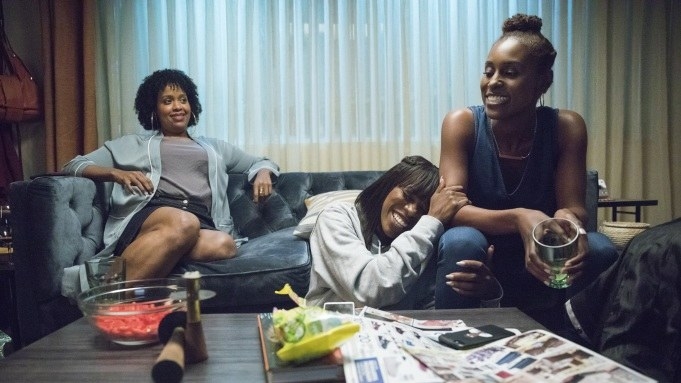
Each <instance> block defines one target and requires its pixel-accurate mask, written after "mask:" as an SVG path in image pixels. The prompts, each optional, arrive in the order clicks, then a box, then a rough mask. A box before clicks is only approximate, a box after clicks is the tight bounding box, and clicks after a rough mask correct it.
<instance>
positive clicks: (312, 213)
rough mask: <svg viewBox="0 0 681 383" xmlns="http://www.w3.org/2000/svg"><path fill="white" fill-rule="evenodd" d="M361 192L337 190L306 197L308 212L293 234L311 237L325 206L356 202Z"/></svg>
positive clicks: (306, 237)
mask: <svg viewBox="0 0 681 383" xmlns="http://www.w3.org/2000/svg"><path fill="white" fill-rule="evenodd" d="M360 192H361V190H336V191H331V192H326V193H322V194H317V195H315V196H312V197H310V198H307V199H305V206H306V207H307V214H305V217H303V219H301V220H300V222H299V223H298V226H296V229H295V230H294V231H293V234H294V235H297V236H298V237H300V238H305V239H308V238H310V233H312V229H314V225H315V224H316V223H317V217H319V213H321V212H322V210H324V208H326V207H327V206H328V205H329V204H331V203H334V202H347V203H351V204H354V203H355V200H356V199H357V196H358V195H359V193H360Z"/></svg>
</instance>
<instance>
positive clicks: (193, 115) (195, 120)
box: [192, 112, 199, 124]
mask: <svg viewBox="0 0 681 383" xmlns="http://www.w3.org/2000/svg"><path fill="white" fill-rule="evenodd" d="M192 117H194V123H195V124H197V123H198V122H199V120H197V119H196V115H195V114H194V112H192Z"/></svg>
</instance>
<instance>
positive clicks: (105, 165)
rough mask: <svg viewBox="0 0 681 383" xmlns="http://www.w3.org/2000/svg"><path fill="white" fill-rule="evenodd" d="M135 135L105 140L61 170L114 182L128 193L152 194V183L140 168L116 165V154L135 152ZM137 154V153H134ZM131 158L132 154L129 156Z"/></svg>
mask: <svg viewBox="0 0 681 383" xmlns="http://www.w3.org/2000/svg"><path fill="white" fill-rule="evenodd" d="M138 144H139V142H138V140H137V138H136V137H128V136H124V137H122V138H119V139H116V140H112V141H107V142H106V143H105V144H104V145H103V146H101V147H99V148H98V149H96V150H94V151H92V152H90V153H88V154H86V155H80V156H76V157H75V158H74V159H72V160H71V161H69V162H68V163H67V164H66V165H64V167H63V170H64V171H65V172H67V173H69V174H71V175H74V176H78V177H85V178H89V179H91V180H93V181H97V182H115V183H118V184H120V185H121V186H123V187H124V188H125V189H126V190H127V191H128V192H129V193H143V194H152V193H153V192H154V185H153V183H152V182H151V180H150V179H149V177H147V175H146V174H145V172H143V171H141V170H122V169H118V168H117V167H116V165H115V164H116V161H115V159H114V158H115V157H116V156H126V151H133V152H136V151H137V149H138ZM136 155H139V153H136ZM130 157H131V158H132V156H130ZM143 157H146V156H143Z"/></svg>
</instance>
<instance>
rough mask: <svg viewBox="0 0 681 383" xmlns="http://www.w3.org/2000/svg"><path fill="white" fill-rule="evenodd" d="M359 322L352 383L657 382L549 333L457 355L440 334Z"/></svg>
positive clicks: (352, 348) (349, 373)
mask: <svg viewBox="0 0 681 383" xmlns="http://www.w3.org/2000/svg"><path fill="white" fill-rule="evenodd" d="M374 316H375V315H374ZM357 320H360V321H361V324H362V329H361V330H360V332H359V333H358V334H356V335H355V337H354V338H352V339H351V340H349V341H347V342H346V343H345V344H344V345H343V346H342V347H341V351H342V354H343V361H344V371H345V377H346V381H347V382H349V383H355V382H356V383H368V382H372V383H373V382H383V383H391V382H468V383H471V382H476V383H479V382H491V383H494V382H560V383H572V382H582V383H583V382H614V383H625V382H632V381H636V382H655V380H653V379H650V378H648V377H646V376H644V375H642V374H640V373H638V372H636V371H634V370H632V369H630V368H628V367H626V366H624V365H621V364H619V363H617V362H615V361H613V360H611V359H608V358H606V357H604V356H602V355H600V354H598V353H596V352H594V351H591V350H589V349H587V348H585V347H582V346H580V345H578V344H576V343H574V342H571V341H569V340H567V339H564V338H562V337H560V336H558V335H555V334H553V333H550V332H548V331H544V330H530V331H527V332H523V333H520V334H518V335H515V336H512V337H509V338H505V339H501V340H498V341H496V342H492V343H489V344H487V345H485V346H482V347H478V348H475V349H472V350H454V349H451V348H449V347H446V346H444V345H442V344H440V343H438V342H437V341H435V340H433V336H432V334H433V333H435V332H434V331H424V330H421V329H419V328H416V327H414V326H412V325H405V324H404V322H405V321H404V320H399V321H395V320H394V319H388V320H389V321H388V322H386V321H385V320H380V319H374V318H368V317H359V318H358V319H357ZM412 324H413V322H412ZM459 326H460V327H459V328H453V330H454V331H458V330H463V329H466V328H468V327H467V326H466V325H465V324H464V323H463V322H461V321H460V323H459ZM440 330H441V329H440Z"/></svg>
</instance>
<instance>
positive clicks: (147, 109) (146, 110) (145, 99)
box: [135, 69, 203, 130]
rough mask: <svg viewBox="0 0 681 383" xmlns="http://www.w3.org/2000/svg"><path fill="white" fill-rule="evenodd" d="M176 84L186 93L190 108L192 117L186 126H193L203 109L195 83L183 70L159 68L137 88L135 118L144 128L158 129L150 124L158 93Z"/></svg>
mask: <svg viewBox="0 0 681 383" xmlns="http://www.w3.org/2000/svg"><path fill="white" fill-rule="evenodd" d="M168 85H170V86H177V87H179V88H180V89H182V90H183V91H184V93H185V94H186V95H187V100H188V102H189V106H190V107H191V109H192V117H191V118H190V119H189V124H188V126H194V125H196V123H197V122H198V120H199V115H200V114H201V111H202V110H203V109H202V108H201V103H200V102H199V93H198V92H197V90H196V84H194V81H192V79H191V78H190V77H189V76H187V75H186V74H185V73H184V72H182V71H181V70H178V69H161V70H157V71H155V72H154V73H152V74H150V75H149V76H147V77H145V78H144V80H143V81H142V84H140V86H139V88H137V96H135V112H136V113H137V120H138V121H139V122H140V124H142V127H144V129H145V130H158V129H160V126H159V125H156V126H152V115H154V114H156V103H157V100H158V95H159V93H160V92H162V91H163V89H165V87H166V86H168Z"/></svg>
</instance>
